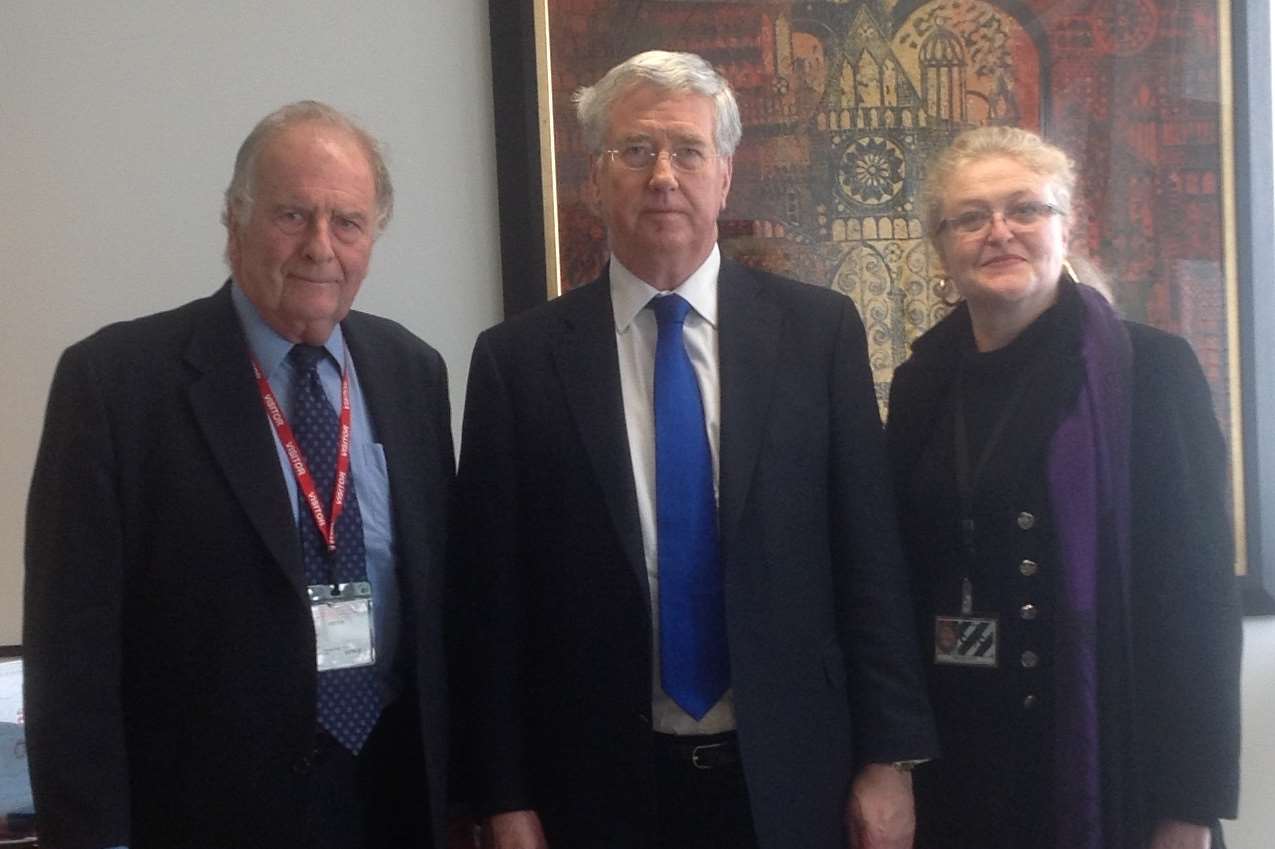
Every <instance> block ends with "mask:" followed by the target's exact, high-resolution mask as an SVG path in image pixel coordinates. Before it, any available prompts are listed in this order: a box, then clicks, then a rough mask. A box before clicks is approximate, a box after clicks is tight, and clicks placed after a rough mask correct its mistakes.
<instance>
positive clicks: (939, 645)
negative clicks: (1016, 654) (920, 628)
mask: <svg viewBox="0 0 1275 849" xmlns="http://www.w3.org/2000/svg"><path fill="white" fill-rule="evenodd" d="M934 662H935V663H942V664H946V665H949V666H996V617H995V616H990V617H983V616H935V617H934Z"/></svg>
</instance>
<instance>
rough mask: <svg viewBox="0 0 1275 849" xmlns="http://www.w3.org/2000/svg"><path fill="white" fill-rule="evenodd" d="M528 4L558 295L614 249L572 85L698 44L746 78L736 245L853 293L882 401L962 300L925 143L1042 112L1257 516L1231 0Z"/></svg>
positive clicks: (1109, 251) (732, 213)
mask: <svg viewBox="0 0 1275 849" xmlns="http://www.w3.org/2000/svg"><path fill="white" fill-rule="evenodd" d="M528 5H530V6H531V10H530V11H531V12H534V13H536V18H537V20H536V24H537V30H536V49H537V54H536V59H537V68H538V75H539V84H540V88H539V94H538V96H537V97H536V99H535V100H536V104H537V112H538V117H539V120H540V124H539V129H540V134H541V135H540V138H541V140H542V144H541V146H540V147H539V148H538V149H539V151H540V154H541V157H542V159H541V164H542V166H543V168H542V172H541V176H542V180H543V182H542V183H540V187H541V189H542V190H543V195H544V199H545V204H546V205H545V207H544V213H545V216H544V225H545V226H544V232H545V233H546V236H547V240H546V246H545V260H546V265H547V275H548V287H547V288H548V293H547V294H548V296H552V295H554V294H556V293H557V292H560V291H562V290H564V289H567V288H570V287H572V286H576V285H580V284H582V283H585V282H587V281H589V280H591V279H593V278H594V277H595V276H596V275H597V273H598V272H599V270H600V269H601V267H602V264H603V262H604V261H605V258H606V244H605V234H604V232H603V228H602V226H601V223H600V222H599V221H598V220H597V219H596V218H595V217H594V216H593V215H592V214H591V213H590V212H589V210H588V208H587V207H586V205H585V202H584V196H583V193H582V189H583V187H584V185H585V182H586V179H587V173H588V157H587V153H586V151H585V149H584V147H583V144H582V140H581V135H580V130H579V127H578V124H577V122H576V118H575V115H574V109H573V106H572V103H571V94H572V92H573V91H574V90H575V89H576V88H577V87H578V86H581V85H585V84H590V83H592V82H595V81H596V80H597V79H598V78H599V77H600V76H601V75H602V74H603V73H604V72H605V71H606V70H607V69H608V68H610V67H611V66H612V65H614V64H615V63H617V62H618V61H620V60H622V59H623V58H625V57H627V56H629V55H632V54H633V53H636V52H638V51H641V50H645V49H649V48H654V47H660V48H664V49H670V50H686V51H691V52H694V53H698V54H700V55H702V56H704V57H705V58H707V59H708V60H709V61H710V62H712V63H713V64H714V65H715V66H716V67H717V68H718V69H719V70H721V71H722V73H723V74H724V75H725V76H726V77H727V78H728V79H729V80H730V81H731V83H732V85H733V86H734V88H735V91H736V94H737V97H738V100H739V105H740V110H741V113H742V117H743V124H744V138H743V142H742V143H741V146H740V148H739V150H738V151H737V153H736V156H735V168H734V181H733V186H732V189H731V193H730V198H729V203H728V205H727V208H726V210H725V212H724V213H723V215H722V218H721V221H720V227H721V245H722V249H723V251H724V252H726V253H727V254H728V255H730V256H733V257H735V258H736V259H738V260H740V261H742V262H744V263H746V264H749V265H755V266H759V267H763V268H766V269H768V270H772V271H776V272H778V273H781V274H786V275H789V276H792V277H796V278H798V279H800V280H803V281H805V282H807V283H809V284H811V285H815V286H827V287H831V288H834V289H837V290H839V291H841V292H844V293H845V294H847V295H849V296H850V297H851V298H853V299H854V301H855V302H856V304H857V305H858V307H859V310H860V312H861V314H862V315H863V318H864V322H865V324H866V326H867V329H868V334H869V348H870V356H871V366H872V370H873V375H874V379H875V382H876V387H877V396H878V399H879V401H880V402H881V403H882V409H883V412H884V401H885V398H886V397H887V393H888V388H889V381H890V378H891V375H892V373H893V370H894V368H895V366H897V365H898V364H899V363H900V362H902V361H903V360H904V359H905V358H906V357H907V355H908V350H909V345H910V343H911V342H912V341H913V340H914V339H915V338H916V337H917V336H918V335H920V334H921V333H922V332H924V331H925V330H926V329H928V328H929V327H930V326H932V325H933V324H934V322H935V321H936V320H937V319H938V318H940V317H941V316H942V315H943V314H944V313H945V311H946V310H947V309H948V305H947V304H945V303H944V301H943V299H942V297H941V293H940V290H939V287H938V285H937V284H938V282H939V277H940V273H939V270H938V268H937V266H936V260H935V257H934V256H933V254H932V250H931V248H930V246H929V245H928V243H927V241H926V239H925V236H924V233H923V227H922V222H921V213H920V210H919V208H918V206H917V200H916V197H917V190H918V188H919V187H920V185H921V182H922V181H923V179H924V176H925V167H926V165H925V164H926V160H927V157H929V155H930V154H931V153H933V152H934V151H936V150H938V149H940V148H942V147H943V146H945V145H946V144H947V142H948V141H949V140H950V139H951V138H952V137H953V136H954V135H955V134H957V133H958V132H960V131H961V130H963V129H965V128H967V127H973V126H979V125H983V124H998V123H999V124H1013V125H1017V126H1023V127H1027V128H1030V129H1033V130H1036V131H1039V132H1042V133H1043V134H1044V135H1045V136H1046V137H1047V138H1048V139H1049V140H1051V141H1053V142H1055V143H1057V144H1059V145H1061V146H1062V147H1063V148H1064V149H1066V150H1067V151H1068V152H1069V153H1070V154H1071V155H1072V156H1073V158H1074V159H1075V160H1076V163H1077V165H1078V170H1079V173H1080V184H1079V186H1078V191H1077V195H1078V197H1077V203H1076V208H1075V209H1074V216H1073V221H1074V231H1073V245H1076V246H1079V247H1080V248H1081V250H1082V251H1083V252H1085V253H1087V254H1089V255H1090V256H1091V257H1092V258H1093V259H1094V260H1096V262H1097V264H1098V266H1099V267H1100V268H1101V269H1102V271H1103V272H1104V273H1105V275H1106V276H1107V278H1108V284H1109V287H1110V288H1111V290H1112V291H1113V292H1114V294H1115V297H1116V299H1117V301H1118V304H1119V307H1120V309H1121V311H1122V313H1123V314H1124V315H1125V316H1126V317H1129V318H1133V319H1137V320H1140V321H1145V322H1147V323H1150V324H1152V325H1155V326H1157V327H1161V328H1164V329H1166V330H1169V331H1172V332H1174V333H1178V334H1181V335H1183V336H1185V337H1186V338H1187V339H1188V340H1189V341H1190V342H1191V344H1192V346H1193V347H1194V348H1195V351H1196V353H1197V354H1198V355H1199V358H1200V360H1201V362H1202V363H1203V365H1204V368H1205V372H1206V375H1207V377H1208V379H1209V383H1210V386H1211V388H1212V392H1213V399H1214V403H1215V406H1216V411H1217V415H1218V419H1219V421H1220V422H1221V423H1222V425H1223V429H1224V431H1225V432H1226V433H1227V435H1228V438H1229V440H1230V441H1231V443H1232V445H1231V447H1232V456H1233V457H1234V458H1235V459H1236V462H1235V463H1233V466H1234V469H1235V470H1236V471H1235V473H1234V474H1235V476H1236V480H1235V487H1234V489H1235V493H1236V498H1235V515H1236V516H1238V517H1242V516H1243V515H1244V511H1243V500H1242V494H1241V493H1242V480H1241V479H1240V477H1241V474H1242V468H1243V467H1242V463H1240V462H1239V458H1240V456H1241V455H1240V453H1239V452H1240V448H1241V446H1240V429H1239V424H1238V423H1239V418H1240V417H1239V412H1238V410H1239V407H1238V403H1239V399H1238V394H1239V391H1238V386H1239V383H1238V375H1237V371H1238V358H1237V357H1238V353H1237V350H1236V348H1237V344H1238V343H1237V337H1236V335H1235V334H1236V332H1237V331H1236V324H1237V320H1236V309H1237V305H1236V284H1235V272H1234V244H1233V240H1234V237H1233V235H1232V234H1233V217H1232V216H1233V215H1234V211H1233V208H1232V207H1233V190H1231V189H1230V188H1229V187H1230V183H1229V182H1228V181H1230V180H1231V172H1230V170H1229V169H1230V161H1229V155H1230V154H1229V152H1228V151H1229V144H1230V142H1229V117H1228V113H1229V103H1228V97H1229V78H1228V77H1229V67H1230V66H1229V57H1227V56H1226V55H1225V52H1226V50H1227V49H1228V43H1227V40H1226V39H1225V38H1222V37H1220V36H1221V35H1222V34H1224V33H1226V32H1228V28H1229V18H1228V7H1227V6H1226V5H1224V4H1223V5H1219V3H1218V2H1217V0H1102V1H1098V2H1095V1H1094V0H1064V2H1054V0H1022V2H1012V1H1011V2H1004V1H1002V2H984V0H928V2H906V0H857V2H849V0H805V2H792V0H717V2H706V1H705V0H531V2H530V3H529V4H528ZM495 9H496V7H495V6H493V15H494V14H496V13H495ZM524 14H528V12H527V11H526V10H524ZM495 26H496V25H495V24H494V23H493V31H495ZM1222 68H1227V69H1228V72H1227V75H1225V76H1224V75H1223V73H1222ZM498 90H499V80H498ZM499 100H500V99H499V97H498V111H499V109H500V103H499ZM550 142H551V143H550ZM502 214H503V213H502ZM524 271H525V269H524ZM1240 527H1242V526H1240ZM1238 529H1239V528H1237V530H1238ZM1238 536H1239V541H1240V545H1241V546H1243V540H1244V537H1243V534H1242V533H1241V534H1239V535H1238ZM1240 563H1241V569H1242V568H1243V567H1242V564H1243V556H1242V550H1241V560H1240Z"/></svg>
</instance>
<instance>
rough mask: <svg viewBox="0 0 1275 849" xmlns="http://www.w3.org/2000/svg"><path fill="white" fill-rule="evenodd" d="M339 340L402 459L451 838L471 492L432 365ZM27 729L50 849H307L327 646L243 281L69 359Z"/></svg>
mask: <svg viewBox="0 0 1275 849" xmlns="http://www.w3.org/2000/svg"><path fill="white" fill-rule="evenodd" d="M342 329H343V332H344V334H345V338H346V340H347V343H348V346H349V351H350V356H351V358H352V360H353V362H354V363H355V365H356V367H357V368H358V372H359V379H360V383H361V385H362V387H363V392H364V397H365V400H366V403H367V407H368V413H369V415H370V417H371V419H372V421H373V422H374V424H375V427H376V429H377V436H378V438H379V440H380V442H381V444H382V445H383V447H384V449H385V454H386V460H387V466H388V471H389V478H390V489H391V491H392V493H393V510H394V523H395V539H396V545H397V549H398V550H397V556H398V564H399V575H398V577H399V582H400V591H401V599H402V605H403V610H402V613H403V631H402V640H403V643H402V646H401V648H400V652H401V654H403V655H408V656H410V657H411V658H412V659H413V660H414V667H412V675H411V677H410V679H409V686H408V694H407V695H406V696H405V697H406V698H412V694H413V692H414V697H415V699H416V700H417V703H418V704H419V708H420V729H421V735H422V736H423V739H424V745H425V753H424V757H425V763H426V770H425V773H426V774H425V775H422V776H421V777H420V782H419V785H418V786H417V787H416V789H415V790H414V791H412V792H414V793H415V794H416V795H417V796H418V798H419V800H420V801H419V805H420V809H421V810H422V811H425V810H428V811H431V812H432V813H433V815H434V833H435V835H437V837H438V841H436V842H438V845H442V844H441V839H442V833H443V823H444V811H445V802H444V791H445V780H444V779H445V772H446V761H447V748H446V737H445V733H444V732H445V728H446V723H447V715H446V703H447V698H446V678H445V671H444V659H443V651H442V628H441V622H442V618H443V617H442V598H443V593H442V588H443V578H444V569H443V558H444V556H445V547H446V538H447V537H446V534H447V505H448V494H449V488H450V484H451V480H452V476H453V465H452V463H453V460H452V456H453V455H452V442H451V425H450V415H449V410H448V402H447V380H446V374H445V370H444V367H443V362H442V359H441V358H440V357H439V356H438V354H437V353H436V352H435V351H434V350H433V349H431V348H429V347H428V346H427V345H425V344H424V343H423V342H421V341H420V340H419V339H417V338H416V337H415V336H413V335H411V334H410V333H408V332H407V331H406V330H405V329H403V328H402V327H400V326H399V325H397V324H395V323H393V322H390V321H386V320H384V319H380V318H376V317H373V316H369V315H366V314H362V313H351V314H350V315H349V316H348V317H347V318H346V320H345V321H344V322H342ZM26 561H27V572H26V614H25V646H24V649H25V652H26V659H27V679H26V705H27V709H26V716H27V735H28V740H29V744H30V763H31V777H32V783H33V787H34V790H35V801H36V811H37V816H38V825H39V828H40V843H41V845H43V846H48V847H50V848H51V849H101V847H105V846H112V845H117V844H129V845H130V846H131V849H148V847H162V849H171V847H178V846H180V847H184V849H192V847H209V849H212V848H213V847H217V849H222V847H230V846H233V847H252V846H293V845H296V841H297V838H298V835H301V834H303V833H304V831H305V829H304V826H303V822H302V817H303V816H304V814H305V808H306V803H307V800H308V799H309V797H310V791H309V784H308V782H309V779H308V767H307V760H306V758H307V756H308V755H309V754H310V753H311V751H312V749H313V746H314V734H315V727H316V726H315V687H316V671H315V654H314V652H315V649H314V628H313V625H312V622H311V619H310V610H309V603H308V600H307V597H306V591H305V580H304V576H303V569H302V563H301V549H300V545H299V538H298V534H297V529H296V523H295V521H294V519H293V514H292V507H291V505H290V504H289V499H288V490H287V488H286V486H285V483H284V480H283V477H282V470H281V469H280V466H279V461H278V458H277V455H276V453H275V444H274V439H273V435H272V432H271V429H270V425H269V423H268V422H267V420H266V417H265V415H264V414H263V412H262V407H261V399H260V397H259V396H258V393H257V389H256V383H255V381H254V380H253V375H252V369H251V366H250V364H249V358H248V354H247V343H246V342H245V340H244V336H243V332H242V330H241V329H240V326H239V320H238V317H237V316H236V315H235V312H234V308H233V305H232V304H231V298H230V290H229V286H226V287H223V288H222V290H221V291H219V292H218V293H216V294H215V295H213V296H211V297H209V298H204V299H202V300H198V301H194V302H192V303H190V304H187V305H185V306H183V307H180V308H178V309H176V310H172V311H170V312H166V313H161V314H158V315H154V316H149V317H146V318H142V319H138V320H136V321H131V322H125V323H121V324H116V325H112V326H110V327H107V328H105V329H103V330H101V331H99V332H98V333H96V334H94V335H93V336H91V337H89V338H88V339H86V340H84V341H82V342H80V343H78V344H76V345H74V346H72V347H71V348H69V349H68V350H67V351H66V353H65V354H64V355H63V357H62V360H61V362H60V363H59V364H58V368H57V373H56V375H55V377H54V381H53V388H52V390H51V392H50V397H49V407H48V414H47V416H46V419H45V427H44V436H43V439H42V441H41V445H40V451H39V455H38V458H37V461H36V468H35V475H34V479H33V481H32V485H31V496H30V502H29V505H28V511H27V536H26Z"/></svg>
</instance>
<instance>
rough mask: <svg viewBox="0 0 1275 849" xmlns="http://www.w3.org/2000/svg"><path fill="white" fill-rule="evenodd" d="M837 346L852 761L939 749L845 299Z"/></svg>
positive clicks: (860, 342) (835, 492) (837, 454)
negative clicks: (852, 730)
mask: <svg viewBox="0 0 1275 849" xmlns="http://www.w3.org/2000/svg"><path fill="white" fill-rule="evenodd" d="M837 339H838V341H837V345H836V350H835V351H834V354H833V358H834V365H833V381H832V386H831V388H830V392H831V398H832V405H831V409H832V416H833V428H832V464H831V470H830V474H831V476H832V479H831V487H830V491H831V510H832V513H833V515H832V523H833V540H834V545H835V550H834V551H833V556H834V558H835V562H836V563H838V564H841V568H840V569H839V575H838V587H837V593H838V599H839V602H840V609H839V611H838V612H839V618H840V622H841V640H842V645H843V648H844V651H845V654H846V659H847V667H848V669H847V672H848V675H849V681H850V699H851V711H852V716H853V717H854V722H855V739H854V745H855V749H856V761H857V762H858V763H860V764H862V763H888V762H892V761H899V760H912V759H923V758H932V757H935V756H936V755H937V750H938V744H937V740H936V736H935V730H934V725H933V719H932V715H931V713H930V707H929V701H928V698H927V696H926V692H925V685H924V683H923V679H922V674H921V663H920V650H919V648H918V647H917V644H916V628H915V625H914V620H915V615H914V608H913V603H912V595H911V589H910V581H909V578H908V575H907V571H906V569H905V567H904V560H903V553H902V550H901V548H900V546H899V538H898V529H897V526H896V518H895V513H894V496H893V488H892V486H891V483H890V472H889V467H888V464H887V462H886V451H885V441H884V435H883V433H882V429H881V419H880V416H879V414H878V411H877V401H876V395H875V391H874V388H873V383H872V377H871V373H870V372H869V369H868V350H867V339H866V337H865V335H864V329H863V324H862V322H861V321H860V319H859V315H858V313H857V312H856V310H855V308H854V306H853V304H852V303H851V302H850V301H849V300H848V299H847V300H846V302H845V305H844V307H843V311H842V318H841V327H840V330H839V332H838V337H837Z"/></svg>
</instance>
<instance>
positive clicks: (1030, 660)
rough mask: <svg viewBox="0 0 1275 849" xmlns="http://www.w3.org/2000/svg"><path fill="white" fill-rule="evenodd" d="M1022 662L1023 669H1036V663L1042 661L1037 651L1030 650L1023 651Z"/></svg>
mask: <svg viewBox="0 0 1275 849" xmlns="http://www.w3.org/2000/svg"><path fill="white" fill-rule="evenodd" d="M1021 662H1022V664H1023V669H1035V668H1036V665H1037V664H1038V663H1040V657H1039V656H1038V655H1037V654H1036V652H1034V651H1031V650H1028V651H1025V652H1023V656H1022V658H1021Z"/></svg>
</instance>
